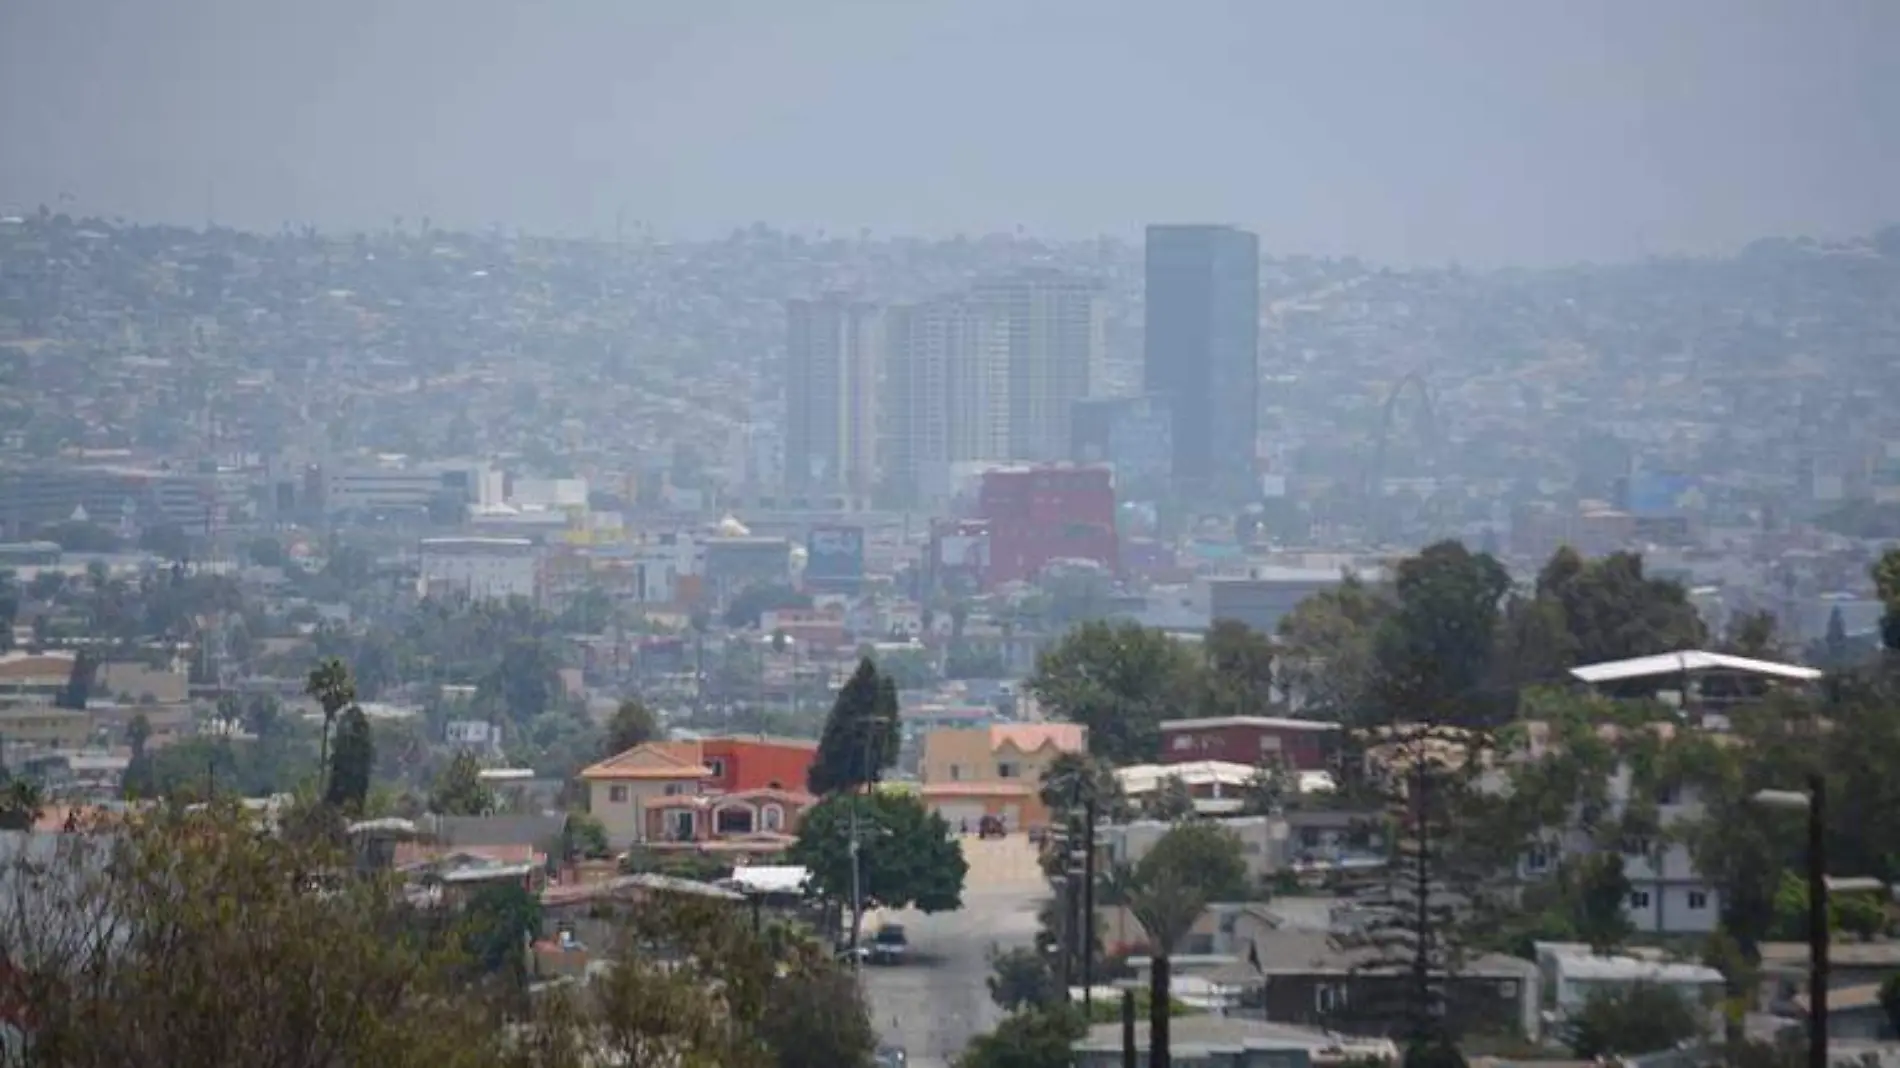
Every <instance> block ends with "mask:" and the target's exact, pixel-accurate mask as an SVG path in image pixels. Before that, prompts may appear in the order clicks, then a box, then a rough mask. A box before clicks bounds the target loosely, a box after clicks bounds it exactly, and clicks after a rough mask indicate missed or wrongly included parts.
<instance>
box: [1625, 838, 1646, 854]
mask: <svg viewBox="0 0 1900 1068" xmlns="http://www.w3.org/2000/svg"><path fill="white" fill-rule="evenodd" d="M1650 845H1651V843H1650V841H1649V839H1647V838H1644V837H1642V836H1640V835H1633V836H1631V837H1628V838H1625V839H1623V855H1624V856H1626V857H1646V856H1648V855H1649V850H1650Z"/></svg>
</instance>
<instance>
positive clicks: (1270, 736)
mask: <svg viewBox="0 0 1900 1068" xmlns="http://www.w3.org/2000/svg"><path fill="white" fill-rule="evenodd" d="M1338 739H1339V724H1337V723H1321V722H1319V721H1317V720H1310V719H1283V718H1280V717H1277V716H1217V717H1214V718H1211V719H1171V720H1167V721H1165V722H1163V723H1162V724H1161V763H1163V764H1187V763H1192V762H1194V761H1197V760H1221V761H1226V762H1228V763H1231V764H1246V765H1248V766H1253V765H1256V764H1260V763H1262V762H1264V761H1272V760H1278V761H1279V762H1280V763H1281V764H1282V766H1284V767H1285V768H1286V769H1287V770H1289V771H1329V770H1331V768H1332V757H1333V752H1334V748H1335V746H1336V745H1337V742H1338Z"/></svg>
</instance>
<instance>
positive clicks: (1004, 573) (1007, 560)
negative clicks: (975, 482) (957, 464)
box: [975, 465, 1120, 589]
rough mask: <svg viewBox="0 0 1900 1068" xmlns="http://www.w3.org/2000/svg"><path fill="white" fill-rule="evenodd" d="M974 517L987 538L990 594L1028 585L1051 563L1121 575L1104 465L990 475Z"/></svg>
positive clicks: (986, 585) (1112, 488)
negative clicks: (1093, 566) (1088, 563)
mask: <svg viewBox="0 0 1900 1068" xmlns="http://www.w3.org/2000/svg"><path fill="white" fill-rule="evenodd" d="M975 519H976V520H977V522H979V523H980V524H981V525H982V526H983V528H984V529H985V530H986V531H987V532H988V542H989V546H988V549H989V551H988V566H987V567H986V568H985V571H984V575H983V586H984V588H985V589H994V588H995V587H997V586H1000V585H1002V584H1003V583H1005V582H1026V581H1029V580H1032V579H1034V578H1035V577H1036V575H1037V574H1038V573H1040V572H1041V571H1042V569H1043V568H1044V567H1046V566H1047V565H1048V564H1049V563H1050V562H1051V561H1055V560H1093V561H1095V562H1096V563H1098V564H1101V565H1102V566H1103V567H1105V568H1107V569H1108V570H1109V571H1111V572H1118V571H1119V569H1120V555H1119V552H1118V546H1117V544H1116V539H1115V484H1114V479H1113V477H1112V474H1111V472H1110V471H1109V469H1108V468H1106V467H1075V466H1069V465H1051V466H1039V467H1029V468H1010V469H1004V470H998V471H988V472H985V473H984V475H983V482H982V485H981V487H980V488H979V489H978V491H977V502H976V516H975Z"/></svg>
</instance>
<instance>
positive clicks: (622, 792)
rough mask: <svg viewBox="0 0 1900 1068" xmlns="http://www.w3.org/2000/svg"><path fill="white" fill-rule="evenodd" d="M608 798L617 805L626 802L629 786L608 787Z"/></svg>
mask: <svg viewBox="0 0 1900 1068" xmlns="http://www.w3.org/2000/svg"><path fill="white" fill-rule="evenodd" d="M607 800H608V801H611V802H613V803H614V804H616V805H624V804H626V803H627V788H626V787H624V786H609V787H607Z"/></svg>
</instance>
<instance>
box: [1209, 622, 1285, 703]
mask: <svg viewBox="0 0 1900 1068" xmlns="http://www.w3.org/2000/svg"><path fill="white" fill-rule="evenodd" d="M1201 656H1202V660H1203V670H1202V679H1201V681H1202V693H1203V696H1202V698H1201V708H1200V710H1199V714H1200V715H1202V716H1258V715H1262V714H1264V713H1265V712H1267V711H1268V710H1270V709H1271V708H1272V707H1273V706H1274V704H1275V700H1274V692H1275V691H1274V679H1273V639H1272V638H1271V637H1269V636H1268V635H1265V634H1262V633H1260V632H1259V631H1256V630H1254V629H1253V628H1251V627H1249V626H1247V625H1246V624H1245V623H1242V622H1240V621H1239V620H1235V619H1217V620H1215V621H1214V625H1213V626H1212V627H1210V628H1208V631H1207V636H1206V637H1205V638H1204V639H1203V640H1202V642H1201Z"/></svg>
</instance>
